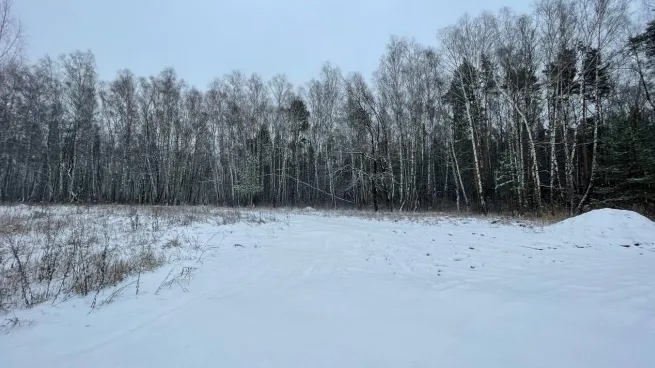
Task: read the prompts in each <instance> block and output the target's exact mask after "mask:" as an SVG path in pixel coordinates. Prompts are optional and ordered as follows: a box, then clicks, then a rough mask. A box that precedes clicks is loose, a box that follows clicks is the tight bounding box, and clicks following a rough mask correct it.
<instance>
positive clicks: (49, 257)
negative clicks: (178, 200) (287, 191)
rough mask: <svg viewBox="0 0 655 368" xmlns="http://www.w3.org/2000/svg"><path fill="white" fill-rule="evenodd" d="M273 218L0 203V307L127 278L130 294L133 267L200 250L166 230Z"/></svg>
mask: <svg viewBox="0 0 655 368" xmlns="http://www.w3.org/2000/svg"><path fill="white" fill-rule="evenodd" d="M275 220H276V219H275V216H272V215H263V214H260V215H253V214H243V213H241V212H239V211H236V210H225V209H218V208H213V207H200V206H198V207H161V206H141V207H135V206H109V205H108V206H24V205H21V206H2V207H0V312H8V311H10V310H12V309H14V308H22V307H27V308H29V307H32V306H34V305H36V304H39V303H42V302H44V301H51V302H52V303H55V302H58V301H61V300H65V299H68V298H70V297H71V296H74V295H88V294H92V293H94V294H96V296H97V294H98V293H99V291H100V290H102V289H105V288H107V287H112V286H116V285H119V284H120V283H122V282H123V281H125V280H126V279H127V278H129V277H132V276H136V280H135V281H133V282H135V283H136V290H137V293H138V290H139V280H140V275H141V273H144V272H148V271H151V270H154V269H156V268H158V267H160V266H162V265H163V264H164V263H166V262H167V261H169V260H170V253H171V252H180V248H184V247H187V248H192V249H194V250H198V249H199V248H200V245H199V244H198V240H197V239H193V238H184V239H182V240H181V239H180V238H179V236H175V237H171V236H170V234H171V231H172V229H179V228H185V227H190V226H195V225H197V224H202V223H206V224H211V225H214V226H220V225H226V224H235V223H239V222H247V223H254V224H258V223H264V222H271V221H275ZM174 232H175V231H173V233H174ZM167 234H168V235H167ZM120 290H121V292H122V290H124V289H120ZM93 306H95V299H94V303H93Z"/></svg>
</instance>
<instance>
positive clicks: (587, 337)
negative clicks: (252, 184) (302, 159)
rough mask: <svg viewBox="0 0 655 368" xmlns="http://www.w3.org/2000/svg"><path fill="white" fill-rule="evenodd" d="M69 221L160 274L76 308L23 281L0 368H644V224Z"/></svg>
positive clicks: (72, 298)
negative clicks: (141, 257) (149, 262)
mask: <svg viewBox="0 0 655 368" xmlns="http://www.w3.org/2000/svg"><path fill="white" fill-rule="evenodd" d="M4 211H5V213H13V214H14V216H15V213H14V212H20V211H33V210H31V209H24V208H22V207H11V208H9V207H5V208H4ZM12 211H13V212H12ZM51 211H54V212H55V213H56V214H58V216H63V215H64V214H65V213H67V212H72V211H75V210H73V209H72V208H70V207H68V208H59V209H56V210H51ZM77 211H78V215H79V216H81V217H79V216H78V219H79V218H82V219H86V220H84V221H83V222H89V223H95V224H96V225H97V228H93V229H96V230H94V231H97V232H98V234H97V238H98V239H99V240H98V241H97V244H98V245H97V246H98V247H104V249H111V251H107V252H108V253H107V254H112V257H115V258H112V259H116V260H117V259H120V257H126V261H125V262H128V263H127V264H129V260H130V259H134V257H137V255H138V254H143V253H142V252H143V251H144V249H146V248H144V247H145V245H144V244H146V243H148V247H154V249H149V250H147V251H148V252H150V253H147V254H152V255H153V257H154V259H156V260H157V262H155V264H156V267H149V268H148V270H145V269H142V264H143V262H140V263H138V267H137V266H131V267H132V268H130V270H131V273H129V274H128V272H127V271H125V276H124V279H120V280H117V281H116V283H115V285H112V286H111V287H107V288H104V289H102V290H97V291H94V288H93V287H90V288H89V290H90V292H88V293H87V295H85V296H80V295H77V294H71V293H68V294H66V293H62V292H60V293H59V294H60V295H55V291H57V290H58V288H57V287H47V288H46V286H45V285H44V282H43V281H39V280H37V279H35V280H31V279H30V280H31V281H30V282H31V284H30V285H32V286H30V288H29V290H30V292H31V293H32V294H33V295H37V296H38V298H39V299H38V303H34V305H33V306H32V307H31V308H25V306H24V305H23V306H21V303H23V304H24V301H22V299H23V295H22V293H20V292H18V293H17V294H16V300H13V301H11V303H13V304H12V307H11V308H9V307H6V309H7V310H8V311H7V312H5V314H4V315H0V320H4V321H5V322H4V324H3V331H2V332H1V333H0V367H3V368H10V367H178V368H179V367H201V366H207V367H210V366H211V367H549V368H550V367H559V368H561V367H594V368H597V367H632V368H638V367H644V368H646V367H648V368H652V367H655V224H654V223H653V222H651V221H650V220H648V219H646V218H644V217H641V216H640V215H638V214H636V213H633V212H627V211H615V210H599V211H593V212H590V213H587V214H584V215H582V216H579V217H576V218H572V219H569V220H565V221H563V222H560V223H557V224H554V225H549V226H538V225H535V224H525V223H517V222H511V221H498V220H493V219H486V220H485V219H479V218H455V217H430V216H417V217H412V218H401V217H389V218H382V217H380V218H375V217H372V218H363V217H358V216H352V215H343V214H342V215H335V214H330V213H323V212H311V211H304V212H303V211H297V212H283V211H279V212H274V213H260V212H251V213H245V212H244V213H240V214H238V215H237V214H236V213H233V212H220V213H219V212H212V211H209V210H207V211H204V212H202V211H201V212H202V213H201V214H196V215H194V216H192V217H190V218H189V217H185V215H184V214H180V213H175V214H167V215H161V219H159V218H155V217H154V216H152V215H151V214H148V213H143V214H142V215H141V216H140V217H138V216H137V217H138V224H137V226H136V228H135V227H134V217H135V213H134V212H130V211H133V210H112V213H111V214H110V215H107V216H105V217H106V218H105V220H102V221H100V220H98V219H100V218H103V216H104V215H100V214H99V213H94V212H93V211H95V210H86V211H87V212H84V211H85V210H81V211H80V210H77ZM47 216H51V215H47ZM47 216H46V215H39V216H36V217H38V218H40V219H43V218H47ZM52 216H54V215H52ZM85 216H86V217H85ZM396 216H397V215H396ZM55 217H56V216H55ZM14 218H15V217H14ZM93 219H95V220H96V221H95V222H93ZM14 221H15V220H14ZM160 221H161V222H160ZM155 222H156V224H155ZM155 225H156V226H155ZM4 226H5V227H6V228H9V227H8V225H7V224H5V225H4ZM12 226H14V227H17V226H18V225H17V224H15V223H14V224H13V225H12ZM78 226H82V225H81V223H79V225H78ZM14 227H12V228H11V229H14ZM14 230H15V229H14ZM15 231H18V230H15ZM66 231H69V232H70V231H71V230H62V232H63V233H65V232H66ZM9 233H10V232H9V231H5V232H4V235H3V233H2V232H0V239H4V240H7V239H9V237H10V235H7V234H9ZM63 233H62V235H61V236H62V237H67V236H69V235H70V234H69V235H66V234H63ZM137 234H138V235H137ZM30 236H36V235H34V234H32V235H30V234H29V233H26V234H25V235H24V236H23V237H22V238H21V239H30V238H29V237H30ZM103 239H105V241H103ZM23 244H24V243H23ZM102 244H104V246H103V245H102ZM121 244H127V245H125V246H123V245H121ZM3 246H4V247H7V245H6V244H5V245H3ZM123 248H125V249H128V248H129V250H125V249H123ZM0 254H2V253H0ZM39 254H40V253H38V252H37V253H35V254H34V255H32V258H34V259H38V257H42V256H43V255H42V254H41V255H39ZM4 257H5V261H4V266H3V267H5V275H15V269H16V267H17V266H16V265H15V264H14V263H12V262H10V261H7V259H9V258H11V252H8V251H7V252H4ZM148 257H150V256H148ZM147 259H150V258H147ZM0 263H2V262H0ZM121 264H122V263H121ZM135 270H137V271H138V274H135V273H134V272H135ZM11 272H14V273H11ZM62 272H63V271H62ZM62 275H65V273H62ZM60 277H61V276H57V277H54V280H55V283H56V282H57V281H58V280H59V278H60ZM137 278H138V280H137ZM16 280H18V281H17V284H16V285H18V286H16V290H21V288H20V285H22V284H21V281H20V280H21V278H20V277H18V278H17V279H16ZM137 281H138V282H137ZM98 282H99V281H98ZM12 285H13V284H12ZM67 285H68V284H67ZM70 285H71V289H70V290H77V289H75V287H77V288H78V289H79V286H75V285H77V284H76V283H74V282H72V281H71V283H70ZM92 285H95V284H92ZM98 285H100V284H99V283H98ZM137 285H138V294H137ZM50 290H52V291H50ZM46 294H47V296H46ZM61 294H66V295H63V296H62V295H61ZM55 296H56V297H55ZM32 297H34V296H32ZM28 301H30V300H28ZM7 303H9V302H7Z"/></svg>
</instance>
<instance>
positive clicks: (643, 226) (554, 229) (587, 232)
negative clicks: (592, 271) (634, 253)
mask: <svg viewBox="0 0 655 368" xmlns="http://www.w3.org/2000/svg"><path fill="white" fill-rule="evenodd" d="M547 230H548V231H549V232H551V233H554V234H557V235H559V236H560V237H564V238H572V237H575V238H576V239H577V238H581V239H584V240H586V242H587V243H590V245H596V244H613V245H623V246H625V245H654V242H655V222H653V221H651V220H650V219H648V218H647V217H644V216H642V215H640V214H638V213H636V212H633V211H626V210H615V209H609V208H606V209H599V210H593V211H590V212H587V213H584V214H581V215H578V216H575V217H572V218H569V219H566V220H564V221H561V222H558V223H556V224H553V225H551V226H549V227H548V229H547ZM591 243H594V244H591Z"/></svg>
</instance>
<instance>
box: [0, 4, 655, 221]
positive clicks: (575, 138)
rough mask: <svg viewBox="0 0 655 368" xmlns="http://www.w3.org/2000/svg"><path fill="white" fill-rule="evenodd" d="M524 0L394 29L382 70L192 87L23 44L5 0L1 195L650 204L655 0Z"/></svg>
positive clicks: (429, 204) (377, 203)
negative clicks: (429, 40) (429, 35)
mask: <svg viewBox="0 0 655 368" xmlns="http://www.w3.org/2000/svg"><path fill="white" fill-rule="evenodd" d="M531 9H532V10H531V12H530V13H526V14H519V13H516V12H514V11H512V10H511V9H508V8H503V9H500V10H498V11H494V12H492V11H485V12H481V13H479V14H476V15H463V16H462V17H461V18H460V19H459V20H457V21H456V22H453V24H452V25H451V26H448V27H445V28H442V29H436V28H435V39H434V44H431V45H423V44H419V43H417V42H416V41H415V40H414V39H412V38H411V37H398V36H391V38H390V40H389V42H388V44H387V46H386V52H385V53H384V55H382V56H381V57H380V59H379V60H380V62H379V67H378V69H377V70H376V71H375V72H374V73H373V74H372V75H370V76H366V75H362V74H361V73H358V72H356V71H355V72H346V71H342V70H341V69H340V68H339V67H338V66H336V65H333V64H331V63H330V62H326V63H325V64H323V65H322V66H321V65H317V76H316V77H315V78H314V79H312V80H309V81H307V82H306V83H304V84H300V85H293V84H292V83H291V82H290V81H289V79H288V78H287V77H286V76H285V75H284V74H279V75H277V76H275V77H273V78H271V79H270V80H264V79H263V78H262V77H260V76H259V75H257V74H252V75H245V74H244V73H242V72H240V71H238V70H235V71H233V72H231V73H229V74H227V75H224V76H221V77H218V78H217V79H215V80H213V81H207V82H208V85H207V86H200V87H196V86H192V85H189V84H188V83H187V82H185V80H184V79H183V76H179V75H177V73H176V72H175V70H174V69H172V68H167V69H164V70H162V71H161V72H160V73H159V74H157V75H152V76H137V75H134V74H133V73H132V72H130V70H129V69H124V70H122V71H119V72H118V73H117V75H116V76H115V78H114V79H113V80H108V81H103V80H100V79H99V76H98V73H97V71H96V62H99V63H101V62H102V60H98V61H96V60H95V58H94V55H93V53H92V52H91V51H73V50H71V51H73V52H71V53H69V54H65V55H61V56H59V57H56V58H52V57H48V56H45V57H43V58H42V59H40V60H33V61H27V60H25V57H24V50H23V48H22V47H21V44H22V43H21V38H22V37H23V36H24V35H23V34H22V33H21V28H20V22H19V21H18V18H19V14H13V13H12V12H11V2H10V1H9V0H1V1H0V22H2V27H0V201H1V202H10V203H15V202H24V203H124V204H162V205H178V204H189V205H196V204H211V205H224V206H253V205H254V206H266V207H278V206H315V207H328V208H367V209H373V210H375V211H378V210H384V211H414V210H458V211H471V212H479V213H489V212H497V213H515V214H527V213H530V214H545V213H556V212H557V213H566V214H576V213H580V212H584V211H587V210H589V209H593V208H600V207H612V208H627V209H632V210H638V211H640V212H642V213H648V214H651V215H652V214H655V147H654V146H655V105H654V103H655V101H654V99H655V96H653V94H654V93H655V89H654V88H655V20H653V19H654V17H653V15H655V13H654V12H653V9H654V8H653V6H649V5H648V4H643V3H642V2H640V1H637V0H632V1H631V0H539V1H537V2H536V3H534V4H533V6H532V8H531ZM366 57H372V58H373V57H379V56H376V55H367V56H366ZM201 62H202V61H201ZM126 67H127V66H126ZM235 67H238V66H235ZM289 68H293V65H289Z"/></svg>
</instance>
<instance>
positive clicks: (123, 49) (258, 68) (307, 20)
mask: <svg viewBox="0 0 655 368" xmlns="http://www.w3.org/2000/svg"><path fill="white" fill-rule="evenodd" d="M502 6H510V7H511V8H512V9H514V10H516V11H527V10H529V8H530V4H529V2H528V1H527V0H504V1H502V0H448V1H444V0H328V1H319V0H14V12H15V13H16V15H17V16H18V17H20V19H21V21H22V23H23V25H24V26H25V30H26V33H27V35H28V47H27V55H28V56H29V58H30V59H31V60H32V61H33V60H36V59H37V58H39V57H41V56H44V55H45V54H48V55H50V56H58V55H60V54H62V53H68V52H71V51H74V50H78V49H79V50H87V49H90V50H91V51H93V53H94V54H95V57H96V63H97V66H98V72H99V74H100V78H101V79H103V80H107V79H111V78H113V77H114V76H115V74H116V71H118V70H119V69H123V68H129V69H131V70H132V71H133V72H134V73H135V74H137V75H139V76H148V75H153V74H157V73H158V72H159V71H161V70H162V69H163V68H164V67H168V66H170V67H174V68H175V70H176V71H177V73H178V75H179V76H181V77H182V78H184V79H185V80H187V81H188V82H189V83H191V84H193V85H195V86H197V87H199V88H201V89H204V88H205V87H206V86H207V85H208V84H209V82H211V80H212V79H214V78H215V77H218V76H221V75H223V74H226V73H229V72H230V71H231V70H233V69H240V70H241V71H243V72H246V73H252V72H257V73H259V74H260V75H261V76H262V77H264V78H265V79H269V78H270V77H272V76H273V75H275V74H276V73H285V74H287V76H288V77H289V79H290V80H291V81H292V82H294V83H296V84H299V83H304V82H306V81H308V80H309V79H311V78H312V77H316V76H318V74H319V71H320V67H321V65H322V64H323V62H325V61H330V62H331V63H333V64H334V65H337V66H339V67H340V68H341V69H342V71H344V72H350V71H359V72H362V73H363V74H364V75H365V76H366V77H368V76H370V74H371V73H372V72H373V71H374V70H375V68H377V66H378V63H379V59H380V56H381V55H382V54H383V52H384V48H385V45H386V43H387V41H388V40H389V38H390V36H391V35H398V36H409V37H414V38H415V39H416V40H417V41H419V42H421V43H424V44H435V42H436V41H435V40H436V33H437V30H438V29H439V28H442V27H444V26H447V25H450V24H452V23H454V22H455V21H456V20H457V19H458V18H459V17H460V16H461V15H462V14H464V13H465V12H469V13H472V14H475V13H478V12H480V11H481V10H493V11H495V10H498V9H499V8H500V7H502Z"/></svg>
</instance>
